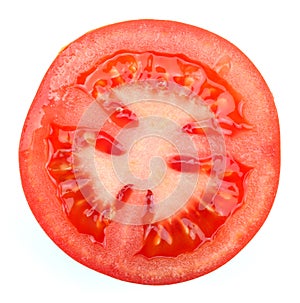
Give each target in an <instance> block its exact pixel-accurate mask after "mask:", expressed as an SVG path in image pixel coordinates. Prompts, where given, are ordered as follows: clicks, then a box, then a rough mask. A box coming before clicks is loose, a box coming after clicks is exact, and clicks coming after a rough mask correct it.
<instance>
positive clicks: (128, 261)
mask: <svg viewBox="0 0 300 303" xmlns="http://www.w3.org/2000/svg"><path fill="white" fill-rule="evenodd" d="M122 49H123V50H124V49H130V50H131V51H133V52H143V51H149V50H155V51H158V52H161V53H170V54H184V55H185V56H187V57H188V58H190V59H192V60H196V61H199V62H201V63H203V64H205V65H207V66H209V67H210V68H212V69H214V68H217V69H219V70H221V73H222V77H223V78H224V79H225V80H226V81H227V82H228V83H230V85H231V86H232V87H234V88H235V90H236V91H238V92H239V93H240V94H241V95H242V96H243V98H244V100H245V105H244V108H243V109H244V112H245V115H246V117H247V119H248V121H249V122H250V124H251V125H254V126H255V127H254V128H253V129H250V130H248V131H247V133H246V134H245V135H243V134H241V135H238V136H236V137H235V138H234V140H233V139H232V140H231V139H230V138H227V139H226V144H227V147H228V149H230V150H231V152H232V153H233V154H234V155H235V157H236V158H237V159H238V160H239V161H240V162H242V163H246V164H247V165H249V166H251V167H254V170H253V172H252V173H251V175H250V177H249V180H248V184H247V185H248V191H247V196H246V199H245V203H244V206H243V207H241V208H240V209H239V210H237V211H236V212H235V213H234V214H233V215H232V216H231V217H230V218H229V219H228V223H226V225H224V228H222V229H221V230H220V231H219V232H218V234H217V235H216V237H215V238H214V240H213V241H211V242H207V243H205V244H204V245H203V246H201V248H199V249H198V250H195V251H194V252H191V253H189V254H182V255H180V256H178V257H176V258H159V257H158V258H153V259H151V260H147V259H146V258H144V257H143V256H138V255H137V256H133V252H136V251H138V250H139V248H140V243H141V241H142V233H141V230H142V227H141V226H123V225H121V224H120V223H117V222H114V223H113V224H112V225H111V227H110V229H108V230H107V238H108V239H110V240H109V241H107V243H106V245H107V246H106V248H103V247H102V246H100V245H98V244H95V243H92V242H91V241H90V239H89V238H88V237H86V235H84V234H80V233H78V231H77V230H76V228H75V227H74V226H73V225H72V224H71V223H70V222H69V221H68V220H67V218H66V216H65V215H64V213H63V212H62V209H61V205H60V203H59V202H58V201H57V198H56V196H55V188H54V186H53V184H52V183H51V182H50V180H49V177H48V175H47V173H46V171H45V163H46V162H47V159H48V150H47V147H46V143H45V138H46V137H47V134H48V130H49V129H48V128H49V127H48V125H49V123H50V122H51V123H53V122H54V123H59V124H64V125H77V124H78V122H79V120H80V118H81V115H82V112H83V111H84V109H85V108H86V106H88V105H89V104H91V102H93V99H92V97H87V95H86V94H85V93H84V92H83V91H81V89H80V88H78V87H72V85H73V84H75V83H76V81H77V80H78V78H80V77H81V78H82V77H83V76H84V74H85V73H87V72H89V71H90V70H91V69H93V67H94V66H95V65H96V64H98V63H99V62H101V61H103V60H104V58H106V57H108V56H110V55H111V54H114V53H116V52H118V51H119V50H122ZM83 50H86V51H83ZM224 58H225V59H224ZM228 58H230V66H231V67H230V69H226V68H223V69H222V68H221V69H220V67H219V65H220V64H219V62H221V63H222V62H223V61H224V60H225V61H226V60H227V61H228V60H229V59H228ZM227 61H226V62H227ZM223 66H226V64H225V65H224V64H223ZM71 99H72V100H74V99H75V100H76V101H77V102H76V107H75V106H74V105H73V104H72V103H71V102H69V101H70V100H71ZM41 109H43V110H41ZM66 112H67V113H68V115H66ZM262 120H263V121H264V122H263V123H262ZM266 134H267V136H266ZM279 136H280V135H279V123H278V117H277V112H276V108H275V105H274V100H273V96H272V94H271V92H270V90H269V88H268V86H267V85H266V83H265V81H264V79H263V78H262V76H261V75H260V73H259V72H258V70H257V69H256V68H255V66H254V65H253V64H252V63H251V62H250V61H249V59H248V58H247V57H246V56H245V55H244V54H243V53H242V52H241V51H240V50H238V49H237V48H236V47H235V46H233V45H232V44H231V43H229V42H228V41H226V40H224V39H223V38H221V37H218V36H217V35H215V34H212V33H210V32H207V31H205V30H202V29H199V28H196V27H193V26H190V25H186V24H182V23H177V22H172V21H157V20H139V21H129V22H123V23H118V24H114V25H110V26H106V27H102V28H100V29H97V30H94V31H92V32H89V33H87V34H86V35H84V36H82V37H81V38H79V39H78V40H76V41H75V42H73V43H71V44H70V45H69V46H67V47H66V48H65V49H64V50H63V51H62V52H61V53H60V54H59V56H58V57H57V58H56V59H55V61H54V62H53V64H52V65H51V67H50V68H49V70H48V72H47V74H46V75H45V77H44V79H43V81H42V83H41V85H40V88H39V90H38V92H37V94H36V96H35V99H34V101H33V104H32V106H31V108H30V110H29V113H28V116H27V118H26V121H25V124H24V128H23V132H22V136H21V141H20V153H19V162H20V172H21V178H22V184H23V188H24V192H25V195H26V198H27V200H28V203H29V206H30V208H31V210H32V212H33V214H34V215H35V217H36V219H37V220H38V222H39V224H40V225H41V226H42V228H43V229H44V230H45V232H46V233H47V234H48V235H49V237H50V238H51V239H52V240H53V241H54V242H55V243H56V244H57V245H58V246H59V247H60V248H61V249H62V250H63V251H65V252H66V253H67V254H68V255H70V256H71V257H72V258H74V259H75V260H77V261H78V262H80V263H82V264H84V265H86V266H88V267H90V268H92V269H94V270H97V271H99V272H101V273H104V274H107V275H110V276H113V277H115V278H119V279H122V280H125V281H130V282H135V283H142V284H171V283H177V282H182V281H186V280H190V279H193V278H196V277H199V276H201V275H204V274H206V273H208V272H211V271H212V270H214V269H216V268H218V267H220V266H221V265H223V264H224V263H226V262H227V261H229V260H230V259H231V258H232V257H234V256H235V255H236V254H237V253H238V252H239V251H240V250H241V249H242V248H243V247H244V246H245V245H246V244H247V243H248V242H249V241H250V240H251V239H252V237H253V236H254V235H255V234H256V233H257V231H258V230H259V228H260V227H261V226H262V224H263V223H264V221H265V219H266V218H267V216H268V213H269V211H270V209H271V207H272V204H273V201H274V199H275V195H276V190H277V186H278V180H279V171H280V138H279ZM53 222H55V224H53ZM116 235H117V236H116ZM133 235H134V236H133ZM120 239H121V240H120ZM140 268H144V271H143V272H141V271H140V270H139V269H140Z"/></svg>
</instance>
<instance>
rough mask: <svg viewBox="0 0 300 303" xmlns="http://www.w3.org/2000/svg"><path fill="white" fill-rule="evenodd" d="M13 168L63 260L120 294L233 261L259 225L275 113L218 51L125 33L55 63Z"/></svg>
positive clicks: (229, 53) (139, 26) (88, 42)
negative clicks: (108, 279) (119, 287)
mask: <svg viewBox="0 0 300 303" xmlns="http://www.w3.org/2000/svg"><path fill="white" fill-rule="evenodd" d="M140 32H141V33H143V34H142V35H141V34H140ZM112 33H113V34H112ZM124 33H126V34H124ZM175 34H176V39H175ZM136 36H138V37H140V39H139V43H137V40H136ZM133 38H134V41H133ZM186 41H193V46H192V45H189V44H187V42H186ZM83 49H89V50H90V53H91V54H93V56H88V55H87V53H86V52H83ZM154 50H155V51H154ZM241 75H242V76H241ZM41 113H42V114H41ZM20 168H21V176H22V182H23V187H24V191H25V194H26V197H27V200H28V202H29V205H30V207H31V209H32V211H33V213H34V214H35V216H36V218H37V220H38V221H39V222H40V224H41V226H42V227H43V228H44V229H45V231H46V232H47V233H48V235H49V236H50V237H51V238H52V239H53V240H54V241H55V242H56V243H57V244H58V245H59V246H60V247H61V248H62V249H63V250H64V251H65V252H66V253H68V254H69V255H70V256H72V257H73V258H74V259H76V260H77V261H79V262H81V263H83V264H84V265H87V266H88V267H90V268H93V269H95V270H97V271H99V272H102V273H105V274H108V275H110V276H113V277H116V278H120V279H123V280H126V281H132V282H137V283H145V284H168V283H175V282H180V281H185V280H189V279H192V278H195V277H198V276H201V275H203V274H206V273H208V272H210V271H212V270H214V269H215V268H217V267H218V266H220V265H222V264H224V263H225V262H227V261H228V260H229V259H231V258H232V257H233V256H234V255H235V254H236V253H238V251H239V250H241V249H242V248H243V247H244V246H245V245H246V243H247V242H248V241H249V240H250V239H251V238H252V237H253V236H254V234H255V233H256V232H257V230H258V229H259V228H260V226H261V225H262V224H263V222H264V220H265V219H266V216H267V214H268V212H269V210H270V208H271V206H272V203H273V200H274V197H275V193H276V188H277V183H278V177H279V128H278V118H277V113H276V109H275V106H274V103H273V98H272V95H271V93H270V92H269V89H268V87H267V86H266V84H265V82H264V80H263V79H262V77H261V76H260V74H259V72H258V71H257V70H256V68H255V67H254V66H253V65H252V63H251V62H250V61H249V60H248V59H247V58H246V57H245V56H244V55H243V54H242V53H241V52H240V51H239V50H238V49H236V48H235V47H234V46H232V45H231V44H230V43H229V42H227V41H225V40H223V39H222V38H220V37H218V36H216V35H214V34H212V33H209V32H206V31H204V30H201V29H198V28H194V27H191V26H188V25H184V24H179V23H176V22H167V21H154V20H141V21H133V22H125V23H121V24H116V25H111V26H109V27H105V28H102V29H98V30H96V31H93V32H90V33H88V34H86V35H85V36H83V37H82V38H80V39H79V40H77V41H75V42H74V43H72V44H71V45H69V46H68V47H67V48H66V49H65V50H64V51H63V52H62V53H61V54H60V55H59V56H58V58H57V59H56V61H55V62H54V63H53V65H52V66H51V68H50V70H49V71H48V73H47V74H46V76H45V79H44V81H43V83H42V84H41V87H40V90H39V92H38V93H37V96H36V99H35V100H34V103H33V105H32V107H31V109H30V112H29V114H28V118H27V120H26V122H25V126H24V130H23V134H22V139H21V144H20ZM141 268H143V270H142V271H141Z"/></svg>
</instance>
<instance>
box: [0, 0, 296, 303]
mask: <svg viewBox="0 0 300 303" xmlns="http://www.w3.org/2000/svg"><path fill="white" fill-rule="evenodd" d="M297 2H298V1H296V0H295V1H291V0H285V1H276V0H275V1H274V0H273V1H263V0H259V1H254V0H251V1H250V0H249V1H238V0H237V1H233V0H226V1H212V0H205V1H192V0H184V1H175V0H173V1H164V0H159V1H156V0H151V1H142V0H139V1H134V0H122V1H119V0H113V1H103V0H102V1H101V0H98V1H91V0H85V1H83V0H80V1H76V0H73V1H64V0H58V1H57V0H51V1H33V0H27V1H22V0H19V1H14V0H10V1H1V4H0V32H1V35H0V54H1V55H0V99H1V107H0V115H1V117H0V123H1V127H0V131H1V136H0V142H1V143H0V144H1V149H0V152H1V157H0V161H1V163H0V168H1V171H0V178H1V180H0V181H1V182H0V184H1V201H0V203H1V207H0V233H1V234H0V235H1V238H0V245H1V248H0V278H1V282H0V302H31V303H35V302H44V303H45V302H74V303H75V302H130V303H134V302H164V301H165V300H167V301H168V302H189V301H193V302H212V303H214V302H231V303H235V302H251V303H252V302H274V301H275V300H276V302H288V303H293V302H298V303H299V302H300V294H299V288H300V287H299V286H300V277H299V272H300V261H299V260H300V249H299V247H300V245H299V242H300V241H299V239H300V236H299V232H300V227H299V218H300V206H299V205H300V198H299V189H300V185H299V180H300V177H299V171H300V165H299V149H298V146H299V145H298V142H299V139H300V136H299V108H300V106H299V104H300V93H299V88H300V75H299V71H300V63H299V61H300V59H299V57H300V46H299V40H300V31H299V28H300V22H299V20H300V18H299V11H300V10H299V8H298V6H297V5H298V3H297ZM141 18H154V19H171V20H176V21H182V22H185V23H190V24H193V25H196V26H198V27H203V28H206V29H208V30H210V31H213V32H215V33H217V34H219V35H221V36H223V37H224V38H226V39H228V40H230V41H231V42H233V43H234V44H235V45H237V46H238V47H239V48H240V49H241V50H242V51H243V52H244V53H246V55H247V56H248V57H249V58H250V59H251V60H252V61H253V62H254V63H255V65H256V66H257V67H258V69H259V70H260V71H261V73H262V75H263V76H264V78H265V79H266V81H267V83H268V85H269V87H270V89H271V91H272V92H273V95H274V97H275V102H276V105H277V109H278V111H279V117H280V124H281V137H282V173H281V181H280V186H279V190H278V194H277V198H276V201H275V204H274V207H273V209H272V211H271V214H270V216H269V217H268V219H267V221H266V223H265V225H264V226H263V227H262V229H261V230H260V231H259V233H258V234H257V235H256V237H255V238H254V239H253V240H252V241H251V243H250V244H249V245H248V246H247V247H246V248H245V249H244V250H243V251H242V252H241V253H240V254H238V256H236V257H235V258H234V259H233V260H231V261H230V262H229V263H227V264H226V265H224V266H223V267H221V268H220V269H218V270H217V271H215V272H213V273H211V274H208V275H206V276H204V277H201V278H199V279H196V280H193V281H190V282H186V283H181V284H177V285H171V286H159V287H153V286H143V285H135V284H130V283H125V282H121V281H118V280H115V279H112V278H109V277H106V276H103V275H101V274H99V273H96V272H94V271H92V270H89V269H87V268H85V267H84V266H82V265H80V264H78V263H76V262H75V261H73V260H72V259H70V258H69V257H68V256H66V255H65V254H64V253H63V252H62V251H60V250H59V249H58V248H57V247H56V246H55V245H54V244H53V243H52V242H51V240H49V239H48V237H47V236H46V235H45V234H44V232H43V231H42V230H41V228H40V227H39V225H38V224H37V223H36V221H35V219H34V217H33V215H32V214H31V212H30V210H29V208H28V206H27V202H26V200H25V198H24V195H23V192H22V189H21V184H20V179H19V172H18V143H19V138H20V133H21V129H22V125H23V122H24V119H25V116H26V112H27V110H28V108H29V106H30V104H31V101H32V100H33V98H34V95H35V92H36V90H37V88H38V86H39V83H40V81H41V79H42V77H43V75H44V73H45V72H46V70H47V68H48V67H49V65H50V64H51V62H52V61H53V60H54V58H55V56H56V55H57V53H58V52H59V50H60V49H61V48H62V47H63V46H65V45H66V44H68V43H70V42H71V41H73V40H74V39H76V38H77V37H79V36H81V35H82V34H84V33H85V32H87V31H89V30H91V29H94V28H97V27H100V26H103V25H106V24H110V23H115V22H119V21H124V20H129V19H141Z"/></svg>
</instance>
